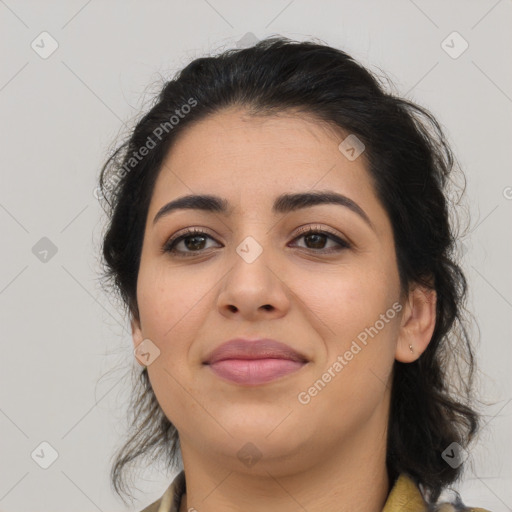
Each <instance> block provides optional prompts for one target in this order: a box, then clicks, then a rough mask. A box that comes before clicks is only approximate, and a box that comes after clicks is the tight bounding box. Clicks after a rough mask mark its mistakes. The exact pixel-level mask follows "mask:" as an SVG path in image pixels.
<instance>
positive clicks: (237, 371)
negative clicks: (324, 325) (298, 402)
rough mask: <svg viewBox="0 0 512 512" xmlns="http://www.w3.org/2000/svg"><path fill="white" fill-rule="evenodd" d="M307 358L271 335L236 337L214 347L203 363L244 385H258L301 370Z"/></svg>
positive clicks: (219, 373)
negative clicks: (268, 336) (251, 337)
mask: <svg viewBox="0 0 512 512" xmlns="http://www.w3.org/2000/svg"><path fill="white" fill-rule="evenodd" d="M307 362H308V360H307V358H306V357H305V356H304V355H303V354H301V353H300V352H298V351H296V350H294V349H292V348H291V347H290V346H288V345H286V344H284V343H281V342H279V341H276V340H272V339H268V338H265V339H258V340H247V339H243V338H236V339H233V340H230V341H227V342H226V343H223V344H222V345H220V346H219V347H217V348H216V349H214V350H213V351H212V352H211V353H210V354H209V355H208V356H207V358H206V361H205V362H204V363H203V364H205V365H207V366H208V367H209V368H210V369H211V370H212V371H213V372H214V373H215V374H216V375H217V376H218V377H221V378H223V379H225V380H228V381H231V382H234V383H236V384H243V385H249V386H253V385H259V384H264V383H266V382H269V381H272V380H275V379H278V378H280V377H283V376H285V375H288V374H290V373H293V372H296V371H297V370H300V369H301V368H302V367H303V366H304V365H305V364H306V363H307Z"/></svg>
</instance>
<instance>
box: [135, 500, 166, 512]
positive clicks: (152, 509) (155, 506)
mask: <svg viewBox="0 0 512 512" xmlns="http://www.w3.org/2000/svg"><path fill="white" fill-rule="evenodd" d="M161 504H162V498H160V499H159V500H157V501H155V502H153V503H151V505H149V506H147V507H146V508H145V509H143V510H141V511H140V512H158V510H159V508H160V505H161Z"/></svg>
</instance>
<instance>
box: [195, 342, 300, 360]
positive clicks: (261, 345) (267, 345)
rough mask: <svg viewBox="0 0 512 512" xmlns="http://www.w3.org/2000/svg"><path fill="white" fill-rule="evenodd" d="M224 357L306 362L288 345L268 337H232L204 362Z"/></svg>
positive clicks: (223, 358)
mask: <svg viewBox="0 0 512 512" xmlns="http://www.w3.org/2000/svg"><path fill="white" fill-rule="evenodd" d="M225 359H290V360H292V361H300V362H306V361H307V358H306V357H305V356H304V355H303V354H301V353H300V352H297V351H296V350H294V349H293V348H291V347H290V346H289V345H286V344H285V343H281V342H280V341H276V340H273V339H269V338H260V339H246V338H234V339H232V340H229V341H226V342H225V343H222V344H221V345H219V346H218V347H217V348H215V349H214V350H212V351H211V352H210V353H209V354H208V356H207V357H206V360H205V361H204V364H213V363H216V362H218V361H222V360H225Z"/></svg>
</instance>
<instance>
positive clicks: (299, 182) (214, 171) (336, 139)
mask: <svg viewBox="0 0 512 512" xmlns="http://www.w3.org/2000/svg"><path fill="white" fill-rule="evenodd" d="M347 135H348V134H347V133H343V131H342V130H340V129H336V128H333V127H332V126H330V125H328V124H326V123H322V122H320V121H318V120H315V119H314V118H311V117H305V116H299V115H296V114H293V113H290V114H279V115H277V116H274V115H273V116H266V117H263V116H257V117H254V116H249V115H248V114H247V113H246V112H245V111H243V110H240V109H229V110H226V111H222V112H219V113H216V114H213V115H211V116H209V117H207V118H205V119H203V120H201V121H199V122H197V123H194V124H192V125H191V126H189V127H187V129H186V130H185V131H184V132H183V133H181V134H180V135H179V137H178V139H177V140H176V141H175V143H174V144H173V146H172V148H171V150H170V152H169V153H168V155H167V156H166V158H165V159H164V162H163V165H162V169H161V171H160V174H159V177H158V180H157V183H156V185H155V191H154V192H155V195H156V194H158V193H160V192H162V193H164V194H166V195H168V194H169V193H170V192H171V193H175V194H176V195H178V194H182V193H191V192H198V191H199V189H201V192H205V191H207V190H205V189H210V188H211V187H215V189H216V190H217V191H218V192H221V191H222V190H224V191H225V192H226V194H227V193H228V192H229V191H233V190H234V189H235V188H236V189H237V190H238V191H239V192H241V193H243V192H244V191H247V192H250V193H255V192H256V191H260V190H261V191H262V192H264V191H269V187H281V188H283V191H284V190H286V191H290V190H293V189H295V188H300V189H301V191H302V190H303V189H304V188H305V187H306V188H308V189H312V188H313V187H315V186H316V185H320V186H322V187H326V186H336V187H338V188H339V187H342V188H343V187H344V188H345V191H348V189H352V190H353V191H354V192H355V190H354V189H359V190H360V192H362V191H363V189H366V190H367V191H368V192H371V191H372V187H371V183H370V179H369V175H368V174H367V171H366V167H365V165H366V164H365V160H364V156H363V155H361V157H359V158H357V159H356V160H354V161H350V160H348V159H347V158H346V156H344V155H343V154H342V153H341V151H340V150H339V149H338V146H339V144H340V143H341V142H342V141H343V139H344V138H345V137H346V136H347Z"/></svg>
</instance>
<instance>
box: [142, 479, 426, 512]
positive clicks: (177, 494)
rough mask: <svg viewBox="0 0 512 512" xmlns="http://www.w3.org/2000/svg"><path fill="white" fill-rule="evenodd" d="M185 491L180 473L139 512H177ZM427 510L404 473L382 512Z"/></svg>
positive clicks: (424, 511)
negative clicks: (161, 493)
mask: <svg viewBox="0 0 512 512" xmlns="http://www.w3.org/2000/svg"><path fill="white" fill-rule="evenodd" d="M185 491H186V485H185V473H184V471H181V472H180V473H179V474H178V475H177V476H176V477H175V478H174V480H173V482H172V483H171V485H170V486H169V487H168V488H167V489H166V491H165V493H164V494H163V496H162V497H161V498H160V499H159V500H158V501H156V502H155V503H153V504H152V505H150V506H149V507H147V508H145V509H144V510H142V511H141V512H179V510H180V504H181V497H182V495H183V494H184V493H185ZM427 510H428V508H427V505H426V503H425V500H424V499H423V497H422V495H421V492H420V490H419V488H418V487H417V485H416V484H415V483H414V481H413V480H412V478H410V477H409V476H408V475H406V474H405V473H402V474H401V475H400V476H399V477H398V478H397V480H396V481H395V483H394V485H393V488H392V489H391V491H390V493H389V495H388V498H387V500H386V503H385V504H384V508H383V509H382V512H427Z"/></svg>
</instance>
